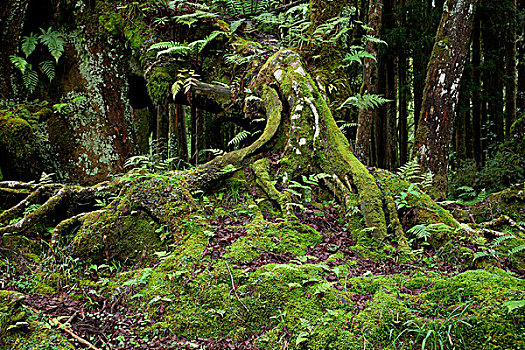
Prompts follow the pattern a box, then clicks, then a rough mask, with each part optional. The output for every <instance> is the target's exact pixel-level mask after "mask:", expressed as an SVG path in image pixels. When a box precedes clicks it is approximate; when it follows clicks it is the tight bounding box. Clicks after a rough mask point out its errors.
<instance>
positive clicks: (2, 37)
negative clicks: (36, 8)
mask: <svg viewBox="0 0 525 350" xmlns="http://www.w3.org/2000/svg"><path fill="white" fill-rule="evenodd" d="M28 3H29V1H28V0H3V1H2V6H0V48H1V49H0V70H1V72H2V73H1V74H0V97H1V98H4V99H8V98H12V97H14V96H13V95H14V91H13V87H14V81H13V79H14V71H13V65H12V64H11V60H10V58H9V56H11V55H16V54H17V53H18V46H19V42H20V36H21V35H22V28H23V25H24V19H25V17H26V16H25V14H26V11H27V6H28Z"/></svg>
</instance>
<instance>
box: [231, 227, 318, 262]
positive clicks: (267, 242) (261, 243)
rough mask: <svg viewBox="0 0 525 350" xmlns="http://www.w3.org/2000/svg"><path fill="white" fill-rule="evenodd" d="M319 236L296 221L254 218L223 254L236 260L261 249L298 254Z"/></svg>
mask: <svg viewBox="0 0 525 350" xmlns="http://www.w3.org/2000/svg"><path fill="white" fill-rule="evenodd" d="M322 240H323V237H322V235H321V234H320V233H319V232H317V231H316V230H314V229H312V228H311V227H309V226H306V225H302V224H300V223H294V222H288V221H286V222H282V223H272V222H267V221H255V222H253V223H251V224H249V225H247V226H246V236H245V237H242V238H240V239H238V240H237V241H235V242H234V243H233V244H232V245H231V246H229V247H228V249H227V253H226V254H225V256H224V258H225V259H228V260H229V261H231V262H232V263H236V264H237V263H243V262H244V263H246V262H249V261H250V260H253V259H256V258H258V257H259V256H260V255H261V253H262V252H273V253H281V254H284V253H289V254H292V255H293V256H301V255H304V254H305V252H306V249H307V247H308V246H314V245H316V244H318V243H320V242H321V241H322Z"/></svg>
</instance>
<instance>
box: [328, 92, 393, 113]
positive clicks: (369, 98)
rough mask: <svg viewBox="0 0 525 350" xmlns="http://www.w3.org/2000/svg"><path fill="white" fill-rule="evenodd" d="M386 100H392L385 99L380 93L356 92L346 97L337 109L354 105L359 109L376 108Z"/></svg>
mask: <svg viewBox="0 0 525 350" xmlns="http://www.w3.org/2000/svg"><path fill="white" fill-rule="evenodd" d="M387 102H392V100H389V99H386V98H384V97H383V96H381V95H375V94H367V93H365V94H362V95H361V94H356V95H354V96H350V97H349V98H347V99H346V100H345V101H344V102H343V103H342V104H341V106H339V108H338V109H341V108H345V107H348V106H355V107H358V108H359V109H361V108H362V109H370V108H377V107H379V106H381V105H383V104H385V103H387Z"/></svg>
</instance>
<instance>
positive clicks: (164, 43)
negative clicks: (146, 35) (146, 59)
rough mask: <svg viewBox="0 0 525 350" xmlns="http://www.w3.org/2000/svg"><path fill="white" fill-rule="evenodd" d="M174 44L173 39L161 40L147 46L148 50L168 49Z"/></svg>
mask: <svg viewBox="0 0 525 350" xmlns="http://www.w3.org/2000/svg"><path fill="white" fill-rule="evenodd" d="M175 45H176V44H175V43H174V42H173V41H161V42H160V43H155V44H153V45H151V46H150V47H149V48H148V51H151V50H164V49H169V48H170V47H174V46H175ZM177 45H179V43H177Z"/></svg>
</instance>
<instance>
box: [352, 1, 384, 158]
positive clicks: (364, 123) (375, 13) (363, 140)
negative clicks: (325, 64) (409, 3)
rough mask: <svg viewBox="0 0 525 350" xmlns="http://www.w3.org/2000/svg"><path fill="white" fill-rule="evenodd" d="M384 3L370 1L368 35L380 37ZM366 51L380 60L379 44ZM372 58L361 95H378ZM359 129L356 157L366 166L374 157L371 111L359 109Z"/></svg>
mask: <svg viewBox="0 0 525 350" xmlns="http://www.w3.org/2000/svg"><path fill="white" fill-rule="evenodd" d="M382 6H383V5H382V1H380V0H369V10H368V11H369V13H368V26H369V27H370V28H372V31H371V32H370V33H368V34H370V35H372V36H374V37H376V38H377V37H379V33H380V31H381V16H382ZM366 51H367V52H368V53H370V54H372V55H373V56H374V57H375V58H376V60H377V58H378V44H377V43H374V42H373V41H368V42H367V43H366ZM376 60H373V59H371V58H365V59H364V61H365V62H364V67H363V86H362V88H361V93H364V92H365V91H366V92H367V93H369V94H375V93H377V62H376ZM357 122H358V124H359V125H358V127H357V135H356V145H355V149H356V156H357V157H358V158H359V159H360V160H361V161H362V162H363V163H365V164H370V162H371V157H372V126H373V114H372V110H371V109H364V108H361V109H359V115H358V121H357Z"/></svg>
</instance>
